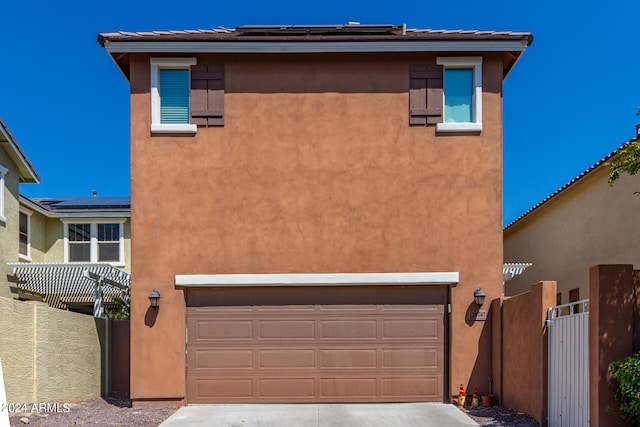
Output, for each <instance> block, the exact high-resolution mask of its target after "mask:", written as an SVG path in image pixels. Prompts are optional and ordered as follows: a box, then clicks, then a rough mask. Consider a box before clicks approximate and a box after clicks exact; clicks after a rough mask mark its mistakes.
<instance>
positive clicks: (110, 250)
mask: <svg viewBox="0 0 640 427" xmlns="http://www.w3.org/2000/svg"><path fill="white" fill-rule="evenodd" d="M98 261H99V262H114V261H115V262H118V261H120V224H98Z"/></svg>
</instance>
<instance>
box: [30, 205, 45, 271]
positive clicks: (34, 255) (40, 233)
mask: <svg viewBox="0 0 640 427" xmlns="http://www.w3.org/2000/svg"><path fill="white" fill-rule="evenodd" d="M29 211H31V216H30V227H31V229H30V231H31V261H32V262H46V253H47V239H46V230H47V222H48V219H47V217H46V216H44V215H42V214H41V213H38V212H35V211H33V210H30V209H29Z"/></svg>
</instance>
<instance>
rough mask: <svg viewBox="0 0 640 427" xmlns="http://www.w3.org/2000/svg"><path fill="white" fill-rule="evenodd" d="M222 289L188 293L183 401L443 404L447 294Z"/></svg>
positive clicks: (369, 289)
mask: <svg viewBox="0 0 640 427" xmlns="http://www.w3.org/2000/svg"><path fill="white" fill-rule="evenodd" d="M254 290H257V289H254ZM221 291H223V292H222V293H221V294H220V295H218V290H208V291H203V290H200V289H190V290H189V291H188V296H187V301H188V302H191V303H196V304H197V305H196V306H195V307H191V306H189V307H188V308H187V316H188V318H187V326H188V340H187V400H188V402H190V403H214V402H374V401H378V402H410V401H442V400H443V392H444V382H443V378H444V330H445V314H444V305H445V303H446V287H442V289H441V288H440V287H438V288H429V287H392V286H384V287H380V286H378V287H357V288H348V287H346V288H334V287H332V288H302V287H301V288H296V289H295V290H294V294H293V296H291V295H288V294H287V292H288V291H289V288H286V289H284V288H283V289H278V288H270V289H268V292H267V291H266V290H260V291H258V292H249V290H247V289H244V290H243V289H236V291H241V292H240V294H236V295H234V293H233V292H229V290H228V289H223V290H221ZM352 292H353V293H352ZM398 293H399V294H401V295H398ZM278 295H281V296H283V298H278V297H277V296H278ZM196 296H197V298H196ZM218 297H220V298H218ZM243 298H244V303H245V304H248V305H246V306H241V305H240V304H242V302H243ZM202 301H208V302H210V303H212V304H213V305H209V306H205V305H203V304H202ZM215 301H221V302H222V304H226V305H222V306H218V305H215V304H214V302H215ZM285 301H289V302H294V303H295V304H293V305H287V304H286V303H284V302H285ZM358 301H362V303H363V304H357V302H358ZM275 302H278V303H277V304H275ZM300 302H307V303H308V305H300V304H298V303H300ZM319 302H321V303H322V304H320V303H319ZM345 302H346V303H347V304H342V303H345ZM232 304H235V305H232Z"/></svg>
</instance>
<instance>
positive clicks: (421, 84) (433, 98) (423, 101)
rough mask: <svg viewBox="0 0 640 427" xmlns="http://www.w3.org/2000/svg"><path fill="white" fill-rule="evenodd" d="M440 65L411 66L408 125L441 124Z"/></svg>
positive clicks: (441, 86)
mask: <svg viewBox="0 0 640 427" xmlns="http://www.w3.org/2000/svg"><path fill="white" fill-rule="evenodd" d="M442 72H443V67H442V65H412V66H411V76H410V79H411V83H410V85H411V86H410V89H409V124H410V125H423V126H426V125H434V124H436V123H442V100H443V96H442V90H443V89H442V88H443V85H442V81H443V79H442Z"/></svg>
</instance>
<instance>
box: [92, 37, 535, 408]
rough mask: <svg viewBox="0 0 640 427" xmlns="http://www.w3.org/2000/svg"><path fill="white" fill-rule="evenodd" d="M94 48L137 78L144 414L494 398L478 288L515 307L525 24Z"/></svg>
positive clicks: (121, 40) (139, 381) (142, 40)
mask: <svg viewBox="0 0 640 427" xmlns="http://www.w3.org/2000/svg"><path fill="white" fill-rule="evenodd" d="M98 39H99V41H100V43H101V44H102V45H103V46H104V48H105V49H106V50H107V52H108V53H109V54H110V55H111V57H112V59H113V60H114V61H115V63H116V65H117V66H118V67H119V69H120V71H121V72H122V73H123V74H124V76H125V78H127V80H128V81H129V83H130V85H131V97H130V101H131V102H130V108H131V187H132V188H131V191H132V207H133V208H132V235H133V236H135V237H136V238H135V240H132V263H131V271H132V274H133V277H134V281H133V291H132V318H131V346H132V348H131V356H132V359H131V397H132V399H133V401H134V404H135V405H141V404H162V405H166V404H168V403H172V402H173V403H175V404H185V403H208V402H369V401H382V402H385V401H386V402H394V401H395V402H403V401H443V400H448V399H449V397H450V395H452V394H457V390H458V388H459V385H460V383H463V384H465V386H468V387H470V389H474V388H477V389H478V391H479V392H484V393H487V392H488V391H489V390H488V383H489V378H490V376H491V375H492V351H491V350H492V348H491V346H492V343H491V331H492V329H491V320H490V319H491V316H489V319H488V320H487V321H484V320H478V321H475V320H473V319H474V318H475V313H476V312H477V311H478V310H479V307H478V306H477V305H476V303H475V302H474V290H475V289H476V288H482V290H483V291H484V292H485V293H486V295H487V302H488V301H490V300H492V299H494V298H499V297H500V296H501V295H502V281H503V271H502V268H503V265H502V258H503V257H502V236H501V228H502V224H501V221H502V83H503V80H504V78H505V77H506V76H507V75H508V73H509V71H510V70H511V69H512V67H513V66H514V65H515V63H516V62H517V60H518V59H519V58H520V56H521V54H522V53H523V52H524V50H525V49H526V48H527V46H529V44H530V43H531V41H532V36H531V34H530V33H514V32H491V31H487V32H480V31H434V30H408V29H406V28H405V27H404V26H393V25H372V26H367V25H345V26H284V27H282V26H243V27H239V28H237V29H235V30H227V29H215V30H195V31H159V32H140V33H136V32H118V33H107V34H100V35H99V38H98ZM123 108H124V104H123ZM154 289H155V290H157V291H159V293H160V296H161V298H160V301H159V306H158V307H152V306H150V301H149V299H148V297H149V296H150V295H151V294H152V292H153V291H154ZM488 305H489V304H488V303H487V304H486V305H484V306H483V307H482V311H483V312H486V310H487V307H488ZM480 319H482V316H480ZM496 357H499V356H496Z"/></svg>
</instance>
